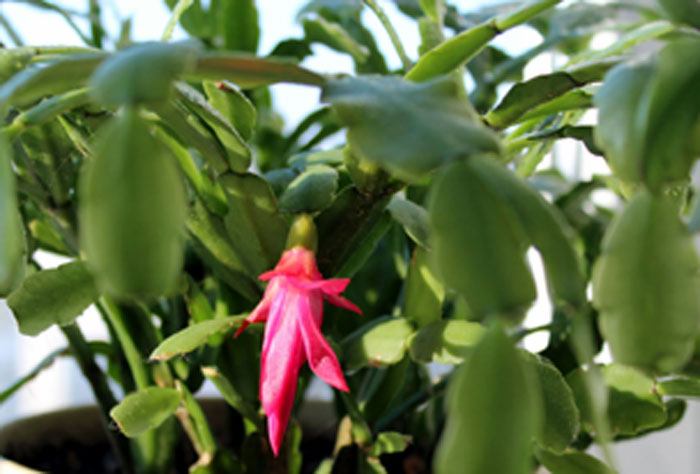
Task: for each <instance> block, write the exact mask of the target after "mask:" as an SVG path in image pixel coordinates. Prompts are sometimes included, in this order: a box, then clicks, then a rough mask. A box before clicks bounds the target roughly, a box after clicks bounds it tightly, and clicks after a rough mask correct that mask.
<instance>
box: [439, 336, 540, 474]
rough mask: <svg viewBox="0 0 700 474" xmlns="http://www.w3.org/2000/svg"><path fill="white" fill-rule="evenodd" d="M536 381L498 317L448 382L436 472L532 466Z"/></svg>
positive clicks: (505, 473) (507, 471)
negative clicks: (445, 415)
mask: <svg viewBox="0 0 700 474" xmlns="http://www.w3.org/2000/svg"><path fill="white" fill-rule="evenodd" d="M535 383H536V382H535V380H534V374H533V373H532V371H531V368H530V367H529V366H527V365H526V364H525V362H524V361H523V360H522V358H521V357H520V355H519V354H518V352H517V350H516V349H515V347H514V346H513V342H512V341H511V340H510V338H509V337H508V336H507V335H506V334H505V331H504V330H503V327H502V326H501V325H500V324H498V323H496V324H495V325H494V326H493V327H491V328H490V329H489V330H488V332H487V333H486V334H485V335H484V337H483V338H482V339H481V341H480V342H479V344H478V345H477V346H476V347H475V348H474V350H472V352H471V354H470V356H469V359H468V360H467V362H466V363H465V364H464V366H463V367H462V368H461V370H460V371H459V373H458V374H457V376H456V377H454V378H453V379H452V381H451V382H450V386H449V388H448V390H449V392H448V394H447V407H448V409H447V418H446V420H447V421H446V425H445V429H444V431H443V433H442V437H441V438H440V442H439V444H438V447H437V451H436V453H435V459H434V469H435V472H436V474H453V473H454V474H471V473H474V474H477V473H478V474H484V473H487V472H488V473H499V474H524V473H527V472H530V470H531V464H530V463H531V460H530V456H531V442H532V438H533V436H534V435H535V433H536V432H537V430H538V429H539V426H540V423H541V408H540V405H539V404H540V400H539V399H538V396H537V392H536V389H535V387H536V385H535ZM494 440H497V441H494ZM465 460H469V461H468V462H465Z"/></svg>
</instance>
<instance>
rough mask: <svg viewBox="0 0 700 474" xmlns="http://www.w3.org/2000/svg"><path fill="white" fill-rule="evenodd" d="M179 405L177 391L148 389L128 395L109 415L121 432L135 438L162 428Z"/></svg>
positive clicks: (157, 388) (171, 389) (162, 388)
mask: <svg viewBox="0 0 700 474" xmlns="http://www.w3.org/2000/svg"><path fill="white" fill-rule="evenodd" d="M179 405H180V394H179V393H178V391H177V390H175V389H173V388H164V387H148V388H144V389H141V390H139V391H137V392H133V393H130V394H129V395H127V396H126V397H125V398H124V400H122V401H121V403H119V404H118V405H116V406H115V407H114V408H112V410H111V411H110V412H109V414H110V416H111V417H112V418H113V419H114V421H116V423H117V425H118V426H119V429H120V430H121V432H122V433H124V435H125V436H127V437H129V438H133V437H135V436H138V435H140V434H142V433H144V432H146V431H148V430H151V429H153V428H156V427H158V426H160V425H161V424H162V423H163V422H164V421H165V420H166V419H167V418H168V417H169V416H170V415H171V414H172V413H173V412H174V411H175V410H176V409H177V407H178V406H179Z"/></svg>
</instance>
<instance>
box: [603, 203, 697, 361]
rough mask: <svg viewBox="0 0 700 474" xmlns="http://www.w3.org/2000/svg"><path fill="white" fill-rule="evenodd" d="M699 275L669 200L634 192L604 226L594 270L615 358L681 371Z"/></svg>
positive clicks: (693, 324) (691, 339)
mask: <svg viewBox="0 0 700 474" xmlns="http://www.w3.org/2000/svg"><path fill="white" fill-rule="evenodd" d="M630 235H635V236H636V238H635V239H632V240H630V238H629V236H630ZM699 278H700V277H698V257H697V254H696V252H695V247H694V244H693V241H692V237H691V235H690V234H689V233H688V231H687V230H686V229H685V227H684V226H683V224H682V222H681V221H680V218H679V217H678V210H677V207H676V206H675V204H674V203H673V201H672V200H671V198H670V197H667V196H655V195H653V194H650V193H649V192H647V191H643V190H642V191H639V192H638V193H637V194H636V195H635V196H634V197H633V198H632V200H631V201H630V202H629V203H628V204H627V206H626V207H625V209H624V210H623V211H622V213H621V214H620V215H619V216H617V218H616V220H615V221H614V222H613V223H612V224H611V226H610V228H609V229H608V232H607V234H606V236H605V240H604V241H603V246H602V254H601V256H600V258H599V259H598V261H597V262H596V265H595V268H594V269H593V302H594V304H595V305H596V307H597V308H598V310H599V311H600V317H599V323H600V329H601V332H602V334H603V336H604V337H605V339H606V340H607V341H608V343H609V344H610V348H611V349H612V352H613V355H614V356H615V358H616V360H619V361H620V362H623V363H625V364H629V365H636V366H638V367H642V368H645V369H649V370H653V371H655V372H658V373H662V374H663V373H669V372H673V371H675V370H678V369H680V368H681V367H682V366H683V365H684V364H685V363H686V362H687V361H688V360H689V359H690V356H691V354H692V351H693V347H694V345H695V336H696V334H697V332H698V314H699V312H700V299H699V298H698V291H700V286H699V285H700V279H699ZM661 315H663V317H662V316H661Z"/></svg>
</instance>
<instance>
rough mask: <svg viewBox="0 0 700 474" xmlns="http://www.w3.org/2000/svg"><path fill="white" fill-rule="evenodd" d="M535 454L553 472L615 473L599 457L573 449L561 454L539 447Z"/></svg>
mask: <svg viewBox="0 0 700 474" xmlns="http://www.w3.org/2000/svg"><path fill="white" fill-rule="evenodd" d="M535 456H536V457H537V460H538V461H539V462H541V463H542V465H543V466H544V467H546V468H547V470H548V471H549V472H550V473H551V474H615V471H613V470H612V469H610V468H609V467H608V466H606V465H605V463H603V462H602V461H600V460H599V459H597V458H594V457H593V456H591V455H590V454H586V453H583V452H581V451H575V450H573V449H572V450H569V451H566V452H564V453H561V454H557V453H553V452H551V451H547V450H546V449H538V450H537V451H536V452H535Z"/></svg>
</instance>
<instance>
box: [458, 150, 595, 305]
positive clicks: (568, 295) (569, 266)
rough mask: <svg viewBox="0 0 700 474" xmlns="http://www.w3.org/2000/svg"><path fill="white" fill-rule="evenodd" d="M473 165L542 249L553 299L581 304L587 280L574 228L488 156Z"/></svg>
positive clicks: (523, 183) (524, 184) (583, 301)
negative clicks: (575, 242) (576, 247)
mask: <svg viewBox="0 0 700 474" xmlns="http://www.w3.org/2000/svg"><path fill="white" fill-rule="evenodd" d="M470 163H471V166H472V168H473V169H474V170H475V171H476V172H477V173H478V174H479V176H480V177H481V178H482V179H484V181H487V182H488V183H489V184H490V186H491V189H492V190H494V191H496V192H498V193H499V194H500V196H501V197H502V198H504V199H505V200H506V201H507V202H508V204H510V206H511V207H512V209H514V210H515V212H516V214H517V215H518V218H519V219H520V222H522V225H523V227H524V228H525V231H526V232H527V234H528V236H529V238H530V241H531V243H532V244H533V245H534V246H535V248H536V249H537V250H538V251H539V252H540V255H541V256H542V260H543V262H544V266H545V270H546V272H547V282H548V285H549V288H550V292H551V294H552V296H553V299H554V300H555V302H556V301H559V300H561V301H565V302H566V303H568V304H571V305H573V306H575V307H581V306H582V305H583V304H584V303H585V301H586V297H585V289H586V279H585V277H584V274H583V263H582V261H581V258H580V256H579V254H578V253H577V252H576V250H575V248H574V244H573V242H574V235H573V232H572V230H571V229H570V228H569V226H568V224H567V223H566V221H565V220H564V218H563V217H562V216H561V215H560V214H559V211H558V210H557V209H556V208H555V207H554V206H552V205H551V204H549V203H548V202H547V201H546V200H545V199H544V198H543V197H542V196H541V195H540V194H539V193H538V192H537V191H536V190H535V189H534V188H532V187H530V186H529V185H528V184H527V183H526V182H524V181H523V180H521V179H519V178H518V177H517V176H516V175H515V174H513V173H511V172H510V171H508V170H507V169H506V168H505V167H503V166H502V165H501V164H500V163H497V162H496V161H495V160H493V159H489V158H488V157H475V158H474V159H472V160H471V162H470Z"/></svg>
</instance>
